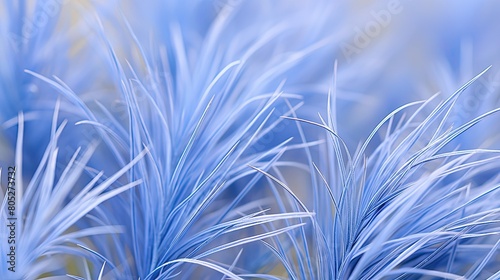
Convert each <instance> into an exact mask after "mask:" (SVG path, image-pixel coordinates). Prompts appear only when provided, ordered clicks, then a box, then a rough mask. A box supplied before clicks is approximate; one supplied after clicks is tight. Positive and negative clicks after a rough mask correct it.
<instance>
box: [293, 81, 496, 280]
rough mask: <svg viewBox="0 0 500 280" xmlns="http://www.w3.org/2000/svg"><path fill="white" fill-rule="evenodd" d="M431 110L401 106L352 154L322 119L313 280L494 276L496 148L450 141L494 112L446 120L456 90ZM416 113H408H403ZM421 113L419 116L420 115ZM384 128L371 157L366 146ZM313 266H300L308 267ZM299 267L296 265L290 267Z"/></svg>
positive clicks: (424, 104) (332, 123)
mask: <svg viewBox="0 0 500 280" xmlns="http://www.w3.org/2000/svg"><path fill="white" fill-rule="evenodd" d="M483 74H484V72H483V73H481V74H480V75H479V76H477V77H475V78H474V79H473V80H471V81H470V82H468V83H467V84H466V85H464V86H463V87H462V88H461V89H459V90H458V91H457V92H455V93H454V94H453V95H451V96H450V97H449V98H448V99H446V100H445V101H443V102H441V103H439V104H438V105H437V106H435V107H433V110H432V111H431V113H430V114H428V115H427V116H425V115H424V112H425V110H426V109H427V108H428V107H429V106H431V104H432V101H433V99H435V98H436V97H434V98H431V99H429V100H426V101H422V102H414V103H411V104H407V105H404V106H402V107H400V108H398V109H396V110H395V111H393V112H392V113H391V114H389V115H388V116H387V117H386V118H384V119H383V120H382V121H381V122H380V123H379V125H378V126H376V127H375V129H374V130H373V132H372V133H371V134H370V136H369V137H368V139H367V140H366V141H365V142H364V143H363V144H362V145H361V146H360V148H359V149H358V151H357V152H356V153H355V154H354V155H353V156H352V157H351V154H350V152H349V150H348V149H347V148H346V145H345V144H344V143H343V140H342V139H341V138H340V136H339V135H338V134H337V133H336V131H335V127H336V119H335V118H334V111H332V110H334V108H335V106H334V103H333V102H332V101H331V100H333V99H334V98H332V99H331V100H330V101H329V104H330V105H329V111H330V112H332V113H331V114H329V115H328V118H327V120H326V121H323V119H322V118H321V122H319V123H315V122H311V121H307V120H302V119H298V118H291V119H293V120H297V121H301V122H305V123H308V124H314V125H316V126H319V127H321V128H323V129H325V130H327V131H328V134H329V138H330V145H329V146H327V150H326V153H323V154H322V155H325V154H327V155H328V157H327V158H325V157H324V156H322V157H320V158H321V161H320V163H321V164H320V165H319V167H318V166H317V165H316V164H314V163H312V164H311V173H312V179H313V183H314V191H313V194H314V204H313V206H314V208H313V211H314V212H316V213H317V215H316V217H315V221H316V222H315V223H314V224H313V226H312V230H313V232H314V233H313V236H314V238H313V239H314V240H315V241H314V244H315V245H314V246H313V248H314V250H315V252H316V254H315V258H314V259H313V261H314V263H315V266H314V267H315V270H314V277H313V278H316V279H406V278H420V277H435V278H441V279H486V278H488V277H489V278H488V279H496V278H497V277H498V275H500V266H499V265H498V257H499V256H498V255H497V254H496V252H497V249H498V246H499V244H500V242H499V240H500V239H499V236H500V231H499V229H500V227H499V219H498V218H499V214H500V212H499V209H500V208H499V206H500V205H499V203H497V201H498V199H499V195H500V193H499V189H500V177H499V176H498V174H497V172H496V171H497V170H498V168H499V165H498V159H499V158H500V154H499V152H500V151H498V150H491V149H472V150H461V149H460V148H459V147H455V146H453V145H452V147H450V143H453V140H454V139H455V138H457V137H458V136H460V135H461V134H462V133H466V131H467V130H468V129H470V128H471V127H473V126H474V125H476V124H478V123H479V122H480V121H482V120H483V119H485V118H487V117H489V116H491V115H492V114H494V113H497V112H498V111H499V110H500V109H496V110H492V111H489V112H487V113H485V114H483V115H480V116H478V117H476V118H473V119H471V120H469V121H467V122H465V123H463V124H458V125H456V126H455V127H454V126H453V124H449V123H448V122H447V121H448V119H449V118H450V115H451V114H452V111H453V106H454V104H455V103H456V101H457V99H458V98H459V97H460V95H461V94H462V92H463V91H464V90H466V88H467V87H469V86H470V85H471V84H472V83H473V82H475V81H476V80H477V79H478V78H479V77H481V75H483ZM411 107H416V108H417V109H416V110H415V111H414V112H413V114H409V116H406V115H404V116H402V117H399V118H397V116H398V115H399V114H401V113H402V112H404V111H407V110H409V109H410V108H411ZM422 115H424V116H425V117H422ZM383 127H385V133H384V134H383V135H384V136H383V140H382V142H381V143H380V144H379V145H378V147H377V148H376V149H375V150H374V152H373V153H371V154H366V149H367V147H368V145H369V144H370V141H372V140H373V138H374V137H375V135H376V134H377V133H381V129H382V128H383ZM306 261H309V260H299V262H306ZM295 269H296V268H294V270H295Z"/></svg>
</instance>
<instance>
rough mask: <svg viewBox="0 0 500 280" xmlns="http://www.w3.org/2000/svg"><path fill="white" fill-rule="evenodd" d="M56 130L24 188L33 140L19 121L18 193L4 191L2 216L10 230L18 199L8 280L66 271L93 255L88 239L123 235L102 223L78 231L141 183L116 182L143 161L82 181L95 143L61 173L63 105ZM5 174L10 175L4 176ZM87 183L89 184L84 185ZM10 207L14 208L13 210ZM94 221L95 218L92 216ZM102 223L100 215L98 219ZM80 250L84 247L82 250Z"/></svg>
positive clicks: (55, 120)
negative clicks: (88, 249)
mask: <svg viewBox="0 0 500 280" xmlns="http://www.w3.org/2000/svg"><path fill="white" fill-rule="evenodd" d="M55 108H56V109H55V112H54V117H53V122H52V129H51V132H50V134H51V140H50V142H49V144H48V146H47V147H46V149H45V153H44V155H43V157H42V159H41V161H40V163H39V165H38V168H37V170H36V171H35V173H34V175H33V176H31V177H28V178H29V182H28V183H25V181H24V180H25V179H26V175H25V174H24V173H23V166H24V163H23V161H24V160H25V159H26V158H27V157H28V154H26V153H25V152H24V150H23V145H24V139H26V138H27V137H31V135H30V134H29V132H25V131H24V130H25V121H24V116H23V114H20V115H19V117H18V121H17V143H16V153H15V164H14V165H13V166H15V168H16V174H15V184H14V189H15V190H14V192H13V193H12V190H11V189H9V191H10V192H11V193H8V192H7V189H5V193H4V189H2V193H1V195H2V197H4V199H3V200H2V204H1V206H2V207H1V210H0V211H1V216H2V222H3V223H4V224H8V222H9V221H11V220H9V219H8V218H9V217H12V215H11V213H10V212H9V211H7V210H8V208H7V198H8V197H13V196H15V198H16V199H15V202H16V203H15V208H16V209H15V217H16V221H15V223H16V231H15V232H16V234H15V244H14V243H7V242H2V244H1V246H2V247H1V248H2V252H10V249H9V246H12V245H13V246H15V248H16V250H15V251H16V253H15V254H16V257H15V258H16V261H15V264H16V265H15V273H11V271H9V270H7V268H8V267H9V266H10V264H9V263H8V262H7V261H8V260H9V257H8V256H7V255H6V254H2V256H1V257H0V259H1V265H0V268H1V271H2V277H3V279H14V278H18V279H21V278H22V279H35V278H38V277H40V276H41V275H42V274H47V273H59V272H60V271H61V270H62V271H65V269H66V268H67V266H68V260H69V259H72V258H71V256H73V257H76V256H82V257H85V256H86V255H88V254H87V253H86V251H85V250H82V249H79V248H78V246H77V245H80V244H81V243H82V242H83V239H84V238H88V237H92V236H96V235H109V234H111V233H117V232H121V231H122V230H123V229H122V228H121V227H120V226H119V225H112V224H106V223H102V225H100V226H92V227H87V228H78V227H75V226H76V225H77V223H78V221H79V220H80V219H82V218H84V217H86V216H87V215H88V214H90V213H94V210H95V209H96V208H98V206H99V205H100V204H101V203H103V202H104V201H106V200H109V199H110V198H112V197H114V196H116V195H118V194H119V193H122V192H124V191H126V190H128V189H130V188H132V187H134V186H136V185H138V184H140V183H141V181H140V180H137V181H134V182H130V183H127V184H125V185H121V186H117V187H114V188H113V189H111V188H110V187H111V186H112V185H114V184H116V182H117V180H118V179H119V178H120V177H122V176H123V175H124V174H125V173H126V172H127V171H128V170H129V169H130V168H131V166H133V165H134V164H135V163H136V162H137V161H138V160H139V159H140V158H141V157H143V156H144V154H145V153H144V152H143V153H140V154H138V156H137V158H136V159H134V160H132V161H131V162H130V163H129V164H128V165H126V166H124V167H123V168H122V169H121V170H120V171H118V172H117V173H115V174H112V176H110V177H108V178H107V179H105V180H103V179H102V178H103V173H102V172H101V173H99V174H98V175H97V176H94V177H92V178H91V179H90V180H88V181H86V182H85V180H84V181H82V178H83V177H85V176H83V174H84V173H85V170H86V168H87V163H88V161H89V160H90V158H91V157H92V156H93V153H94V151H95V148H96V147H95V146H96V143H94V144H92V145H89V147H81V148H79V149H77V150H76V151H75V152H74V155H73V156H72V158H71V159H70V160H69V162H67V163H66V164H65V165H64V166H63V167H62V168H61V166H60V165H61V164H62V162H61V160H60V159H59V158H58V157H59V156H58V152H59V148H58V140H59V139H60V137H63V136H64V132H63V129H64V127H65V126H66V123H67V122H66V121H62V122H61V123H59V121H58V112H59V111H58V110H59V103H57V104H56V107H55ZM5 174H6V173H5ZM83 182H85V183H83ZM9 205H10V204H9ZM93 215H94V214H93ZM95 217H96V218H97V219H99V215H97V216H95ZM0 232H1V236H2V237H7V236H9V235H10V232H9V228H8V227H6V226H3V227H2V228H1V230H0ZM80 246H81V247H82V246H83V245H80Z"/></svg>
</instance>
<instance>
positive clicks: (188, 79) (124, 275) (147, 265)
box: [29, 16, 321, 279]
mask: <svg viewBox="0 0 500 280" xmlns="http://www.w3.org/2000/svg"><path fill="white" fill-rule="evenodd" d="M226 20H227V19H226V16H224V17H223V18H222V19H219V21H221V22H216V23H214V27H213V30H212V31H211V32H209V35H207V36H208V37H207V38H206V40H207V42H211V41H213V40H216V39H217V38H218V36H220V33H221V32H222V31H221V30H223V29H222V28H221V26H227V28H229V26H228V24H229V23H228V22H226ZM174 23H175V22H174ZM174 23H173V24H172V26H171V27H172V30H171V31H170V32H169V33H167V36H166V38H160V39H161V40H159V42H155V44H154V45H153V47H152V48H153V51H151V52H145V51H144V50H143V48H142V46H141V44H139V43H138V42H137V41H136V44H137V46H136V47H137V49H138V51H139V53H140V54H141V57H140V59H139V60H138V61H137V60H130V61H129V63H128V64H123V63H122V62H121V61H124V60H125V59H123V58H122V57H121V56H120V55H119V54H118V53H117V52H115V50H114V48H113V47H112V42H111V41H109V40H108V37H106V36H105V35H104V34H105V33H104V32H103V29H102V28H100V29H99V32H100V34H101V35H102V38H103V40H104V42H105V44H106V46H107V50H108V52H109V59H110V60H109V63H110V65H113V67H114V71H115V75H114V77H115V80H116V88H117V90H118V91H119V92H120V93H121V98H122V101H123V102H124V104H125V105H126V107H125V108H126V110H125V111H124V112H123V114H122V115H117V114H114V112H112V111H110V110H109V109H108V108H106V106H102V105H100V104H98V106H97V108H98V109H97V110H93V109H91V108H90V107H89V106H88V105H87V104H85V103H84V102H82V101H81V99H79V98H78V96H77V94H75V93H73V92H72V90H71V89H70V88H69V87H68V86H66V85H65V84H63V83H62V82H61V81H59V80H51V79H48V78H46V77H43V76H41V75H39V74H37V73H34V72H31V71H29V73H30V74H32V75H34V76H36V77H38V78H40V79H42V80H44V81H45V82H47V83H48V84H50V85H52V86H53V87H54V88H55V89H57V90H58V91H59V92H60V93H61V94H63V95H64V96H65V97H66V98H67V99H68V100H70V101H71V102H72V103H73V104H74V105H76V106H77V107H78V108H79V111H78V112H77V114H81V115H82V119H83V120H82V121H81V122H79V123H78V124H79V125H81V126H91V127H93V128H95V129H96V130H98V131H99V132H100V136H101V138H102V140H103V143H104V144H105V145H106V146H107V147H108V149H109V151H111V154H112V155H113V156H114V160H116V162H118V163H121V164H125V163H127V162H129V161H130V159H132V158H135V157H136V156H137V155H138V154H139V153H140V152H141V151H142V150H144V149H145V148H146V147H147V149H148V155H147V156H146V158H145V159H144V160H142V161H140V162H138V163H137V164H136V165H135V166H134V167H132V168H131V170H130V172H128V176H129V181H130V182H134V181H136V180H142V183H141V184H140V185H139V186H137V187H136V188H134V189H132V190H130V191H128V192H127V194H126V195H122V196H119V197H116V198H115V199H113V200H110V201H109V203H107V204H105V205H104V207H107V209H108V211H106V213H107V215H106V217H107V219H108V222H110V223H112V224H115V223H116V224H120V225H122V227H123V228H124V232H123V233H122V234H116V235H114V236H113V241H112V242H107V241H103V240H102V239H98V238H94V239H93V246H94V247H95V251H94V252H95V256H96V258H97V259H101V260H103V261H106V264H107V265H106V267H105V268H104V277H108V278H120V279H138V278H140V279H168V278H172V277H176V276H179V277H194V278H199V277H216V275H219V276H220V273H222V274H225V275H226V276H230V277H233V278H239V277H243V276H245V277H252V275H253V276H259V277H271V278H272V276H266V274H265V273H266V272H268V271H269V270H270V269H273V268H274V267H275V266H279V265H281V266H282V265H283V264H280V259H281V258H280V257H279V256H280V254H283V253H284V252H286V247H288V246H289V244H296V243H297V242H298V241H295V239H296V238H297V236H296V234H291V233H289V231H294V232H299V233H298V234H299V239H300V243H301V244H307V241H306V240H305V233H304V232H301V231H300V229H299V230H297V231H295V229H296V228H298V227H300V226H301V225H302V224H303V223H304V222H305V221H306V220H308V219H310V218H311V216H312V214H311V213H309V211H308V210H307V209H306V208H305V207H302V208H298V207H296V205H297V204H299V205H300V204H301V203H300V202H298V199H296V197H295V196H294V195H293V193H292V192H291V191H290V189H288V188H284V190H281V191H280V190H277V189H276V188H275V187H274V186H268V185H267V183H266V182H267V181H266V180H265V178H264V174H265V171H264V170H267V169H269V168H270V167H271V166H276V167H279V166H290V165H292V166H293V165H298V164H297V163H294V162H287V161H281V160H280V158H281V156H282V155H283V153H284V152H285V150H287V151H290V150H293V149H297V148H303V147H304V146H308V145H313V144H315V143H307V144H297V145H293V144H292V142H291V138H284V139H282V136H281V135H276V134H273V133H274V132H273V129H274V128H275V127H276V126H277V125H278V124H279V123H280V122H281V121H282V120H281V119H280V118H279V116H280V115H281V114H279V115H278V116H276V114H275V113H274V108H276V107H278V106H282V107H285V108H286V107H287V106H288V105H289V106H290V107H291V110H296V109H297V108H298V107H299V106H300V102H299V101H300V96H299V95H297V94H290V93H284V92H283V87H284V86H283V85H284V78H285V77H286V75H283V73H289V72H290V73H292V72H294V71H296V69H297V67H299V66H300V65H301V63H305V61H306V58H307V55H309V54H310V53H311V51H312V50H314V49H316V48H317V47H318V46H313V47H311V50H302V49H301V48H302V46H298V47H297V48H298V49H297V50H295V52H293V53H290V54H289V55H288V56H289V57H288V59H287V60H285V62H283V63H278V64H274V63H271V64H270V65H269V64H267V63H266V62H265V61H262V60H261V59H260V58H259V57H258V56H257V54H256V53H257V52H258V51H261V48H263V46H264V45H266V44H278V42H281V41H280V40H277V42H274V41H273V39H274V38H273V36H271V35H272V33H271V34H268V35H266V36H264V38H263V39H261V40H259V41H257V42H247V43H248V44H249V45H250V46H245V48H243V47H242V49H243V50H244V51H243V54H242V56H241V57H239V56H238V55H236V57H239V58H241V60H235V61H230V62H228V63H227V64H224V63H225V61H227V60H228V59H229V57H226V56H225V55H223V54H222V53H220V51H219V50H217V47H216V46H215V45H213V46H212V45H211V43H210V44H209V46H210V47H204V48H201V49H200V50H198V51H199V52H201V53H202V54H203V55H200V56H199V57H197V60H192V58H190V57H188V56H187V53H186V52H187V49H189V48H188V47H185V46H184V45H183V42H184V41H185V40H186V38H185V37H184V36H185V35H184V34H183V33H180V32H179V31H178V30H176V25H175V24H174ZM129 30H131V28H130V27H129ZM255 35H256V36H257V34H255ZM130 36H131V37H132V38H135V36H134V33H133V32H131V33H130ZM320 45H321V44H320ZM196 46H197V47H200V46H199V45H196ZM189 47H193V46H189ZM237 49H238V48H237ZM245 49H248V50H245ZM209 54H210V55H209ZM253 56H257V57H256V58H254V57H253ZM141 63H143V67H144V68H145V69H143V68H142V67H140V65H141ZM124 65H126V67H124ZM132 65H135V66H132ZM256 65H261V66H262V68H260V69H261V70H262V74H260V75H258V73H256V72H255V71H253V70H255V67H257V66H256ZM199 71H201V73H200V72H199ZM255 80H258V81H259V82H258V83H255ZM289 113H290V112H288V113H286V111H285V115H287V114H289ZM269 136H270V137H271V138H272V139H271V140H269V138H268V139H264V138H265V137H269ZM252 167H253V168H252ZM283 191H284V192H287V193H289V195H291V199H290V201H286V200H282V199H280V198H279V196H278V195H277V194H279V193H280V192H283ZM277 204H279V207H278V206H277ZM290 205H291V206H290ZM286 207H292V208H289V209H288V210H287V211H281V210H282V209H286ZM287 234H288V235H287ZM258 241H264V242H258ZM250 243H252V245H248V244H250ZM270 244H275V245H274V246H272V245H270ZM250 248H251V249H250ZM256 252H258V254H256ZM276 254H277V256H276ZM256 255H258V257H255V256H256ZM240 259H241V260H243V261H240ZM192 264H194V265H192ZM196 265H197V266H196ZM200 267H205V268H209V270H200V269H199V268H200ZM262 271H263V272H264V273H263V274H256V273H257V272H262ZM214 273H216V274H214Z"/></svg>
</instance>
